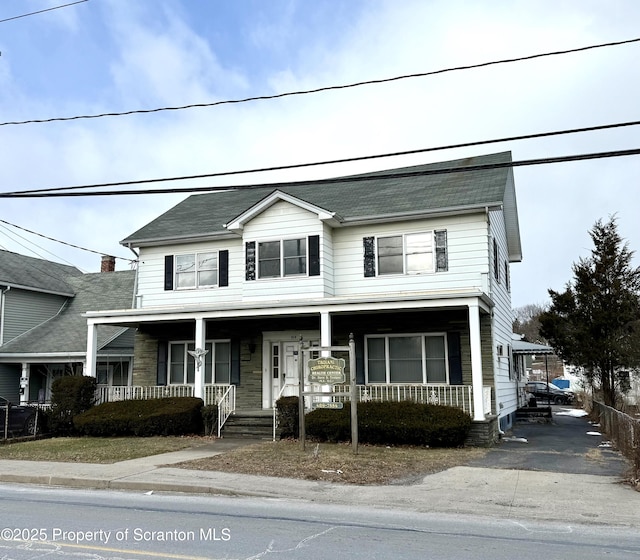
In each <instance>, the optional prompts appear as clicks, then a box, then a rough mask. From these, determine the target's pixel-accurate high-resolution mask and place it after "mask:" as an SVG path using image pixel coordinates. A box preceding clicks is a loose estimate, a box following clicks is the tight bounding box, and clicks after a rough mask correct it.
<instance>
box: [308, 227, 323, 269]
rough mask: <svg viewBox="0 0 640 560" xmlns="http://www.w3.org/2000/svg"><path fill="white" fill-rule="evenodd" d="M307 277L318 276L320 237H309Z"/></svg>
mask: <svg viewBox="0 0 640 560" xmlns="http://www.w3.org/2000/svg"><path fill="white" fill-rule="evenodd" d="M309 276H320V236H319V235H310V236H309Z"/></svg>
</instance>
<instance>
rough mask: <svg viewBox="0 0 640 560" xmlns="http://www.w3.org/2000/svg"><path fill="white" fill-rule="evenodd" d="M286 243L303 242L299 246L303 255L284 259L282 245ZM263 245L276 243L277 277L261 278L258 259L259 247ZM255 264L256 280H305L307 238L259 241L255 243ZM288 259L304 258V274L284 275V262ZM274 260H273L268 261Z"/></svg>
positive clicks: (306, 275) (307, 274) (307, 260)
mask: <svg viewBox="0 0 640 560" xmlns="http://www.w3.org/2000/svg"><path fill="white" fill-rule="evenodd" d="M286 241H303V242H304V243H303V244H301V245H303V246H304V255H297V256H296V257H285V254H284V244H285V242H286ZM264 243H278V260H279V263H280V266H279V269H280V270H279V274H278V275H277V276H262V275H261V271H260V268H261V266H260V265H261V258H260V246H261V245H262V244H264ZM255 251H256V256H255V263H256V273H255V278H256V280H279V279H285V278H306V277H308V276H309V236H308V235H303V236H301V237H281V238H279V239H261V240H256V241H255ZM290 258H298V259H300V258H304V272H296V273H292V274H286V272H285V261H286V260H287V259H290ZM270 260H275V259H270Z"/></svg>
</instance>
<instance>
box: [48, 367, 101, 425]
mask: <svg viewBox="0 0 640 560" xmlns="http://www.w3.org/2000/svg"><path fill="white" fill-rule="evenodd" d="M95 394H96V378H95V377H87V376H78V375H65V376H64V377H58V378H57V379H55V380H54V381H53V383H52V384H51V410H50V411H49V413H48V414H47V426H48V429H49V431H50V432H51V433H53V434H55V435H70V434H72V433H73V432H74V427H73V418H74V417H75V416H76V415H78V414H81V413H82V412H84V411H86V410H89V409H90V408H91V407H92V406H93V404H94V402H95Z"/></svg>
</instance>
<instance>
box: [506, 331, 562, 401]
mask: <svg viewBox="0 0 640 560" xmlns="http://www.w3.org/2000/svg"><path fill="white" fill-rule="evenodd" d="M512 349H513V350H512V352H513V367H514V370H515V377H516V379H517V380H518V402H519V406H521V407H524V406H527V405H528V400H529V399H528V397H527V393H526V391H525V385H526V383H527V382H528V381H547V382H550V381H551V380H552V379H553V378H554V377H555V376H553V377H549V367H548V364H549V359H550V358H554V359H557V356H556V355H555V353H554V351H553V348H551V346H547V345H545V344H536V343H534V342H527V341H526V340H522V338H521V336H520V335H517V334H514V335H513V342H512ZM540 364H542V367H543V368H545V369H544V371H542V372H541V370H540ZM543 374H544V375H543Z"/></svg>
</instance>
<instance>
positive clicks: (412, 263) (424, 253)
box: [377, 230, 448, 275]
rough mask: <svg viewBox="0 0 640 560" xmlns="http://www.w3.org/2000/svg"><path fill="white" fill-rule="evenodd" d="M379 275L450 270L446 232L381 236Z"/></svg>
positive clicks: (379, 239)
mask: <svg viewBox="0 0 640 560" xmlns="http://www.w3.org/2000/svg"><path fill="white" fill-rule="evenodd" d="M377 260H378V275H384V274H422V273H428V272H443V271H446V270H447V267H448V263H447V232H446V231H445V230H441V231H435V232H434V231H428V232H421V233H406V234H400V235H391V236H386V237H378V239H377Z"/></svg>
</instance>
